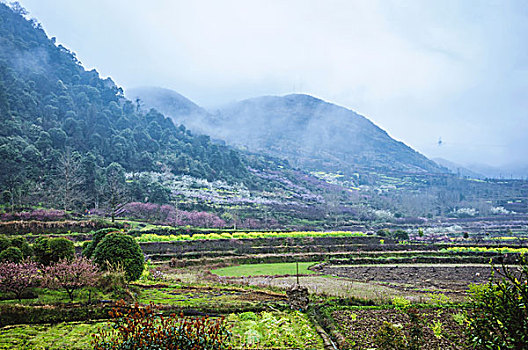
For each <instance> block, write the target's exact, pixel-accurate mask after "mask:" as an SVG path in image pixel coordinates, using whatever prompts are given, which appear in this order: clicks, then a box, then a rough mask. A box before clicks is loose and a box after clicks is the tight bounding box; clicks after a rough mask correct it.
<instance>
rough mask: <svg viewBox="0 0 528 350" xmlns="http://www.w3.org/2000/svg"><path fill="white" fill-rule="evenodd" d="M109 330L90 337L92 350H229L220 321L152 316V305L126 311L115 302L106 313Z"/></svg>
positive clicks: (122, 302) (125, 307) (224, 324)
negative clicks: (109, 322)
mask: <svg viewBox="0 0 528 350" xmlns="http://www.w3.org/2000/svg"><path fill="white" fill-rule="evenodd" d="M110 317H111V318H112V321H111V322H112V323H113V325H112V329H108V328H101V329H100V330H99V334H94V335H93V337H94V339H93V340H92V345H93V346H94V349H95V350H109V349H116V350H147V349H148V350H151V349H152V350H154V349H167V350H176V349H179V350H198V349H211V350H223V349H231V347H230V346H228V345H227V344H228V340H229V337H230V335H231V333H230V332H229V330H228V327H227V325H226V322H225V320H224V318H218V319H210V318H208V317H202V318H184V317H183V315H180V317H177V316H176V315H175V314H172V315H170V316H169V317H164V316H163V315H159V316H158V315H156V313H155V312H154V309H153V307H152V305H150V306H147V307H140V306H139V305H138V304H137V303H136V304H135V305H134V306H133V307H127V306H126V304H125V302H124V301H119V302H118V305H117V307H115V308H114V309H113V310H112V311H110Z"/></svg>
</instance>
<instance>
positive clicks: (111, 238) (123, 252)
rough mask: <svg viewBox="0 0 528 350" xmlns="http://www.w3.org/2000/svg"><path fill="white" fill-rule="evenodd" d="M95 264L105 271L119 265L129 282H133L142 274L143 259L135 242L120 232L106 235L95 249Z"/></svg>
mask: <svg viewBox="0 0 528 350" xmlns="http://www.w3.org/2000/svg"><path fill="white" fill-rule="evenodd" d="M93 256H94V260H95V262H96V263H97V264H98V265H99V266H101V267H102V268H103V269H105V268H106V267H107V266H108V264H110V265H111V266H116V265H121V266H122V267H123V268H124V270H125V276H126V278H127V280H129V281H135V280H137V279H138V278H139V277H141V274H142V273H143V268H144V264H145V258H144V257H143V252H142V251H141V248H140V247H139V244H138V243H137V242H136V240H135V239H134V238H133V237H131V236H128V235H126V234H124V233H121V232H113V233H109V234H107V235H106V236H105V237H104V238H103V240H102V241H101V243H99V244H98V245H97V246H96V247H95V251H94V254H93Z"/></svg>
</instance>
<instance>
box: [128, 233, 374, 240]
mask: <svg viewBox="0 0 528 350" xmlns="http://www.w3.org/2000/svg"><path fill="white" fill-rule="evenodd" d="M364 236H366V234H365V233H363V232H350V231H331V232H317V231H297V232H233V233H229V232H223V233H209V234H202V233H197V234H194V235H187V234H183V235H157V234H151V233H147V234H142V235H141V236H139V237H136V240H137V241H138V242H174V241H194V240H200V239H255V238H303V237H364Z"/></svg>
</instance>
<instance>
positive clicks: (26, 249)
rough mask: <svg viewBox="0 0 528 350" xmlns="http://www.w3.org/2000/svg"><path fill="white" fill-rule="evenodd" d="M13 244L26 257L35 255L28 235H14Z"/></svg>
mask: <svg viewBox="0 0 528 350" xmlns="http://www.w3.org/2000/svg"><path fill="white" fill-rule="evenodd" d="M11 246H12V247H17V248H18V249H20V251H21V252H22V255H24V258H28V257H30V256H32V255H33V249H32V248H31V246H30V245H29V243H28V242H27V240H26V237H13V238H11Z"/></svg>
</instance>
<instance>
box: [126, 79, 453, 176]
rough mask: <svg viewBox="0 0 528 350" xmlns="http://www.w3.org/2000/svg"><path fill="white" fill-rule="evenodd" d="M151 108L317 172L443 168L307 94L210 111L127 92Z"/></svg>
mask: <svg viewBox="0 0 528 350" xmlns="http://www.w3.org/2000/svg"><path fill="white" fill-rule="evenodd" d="M127 95H128V96H129V97H131V98H133V99H139V101H140V104H141V105H142V106H143V108H146V109H147V110H148V109H149V108H156V109H157V110H159V111H161V112H163V113H164V114H165V115H167V116H170V117H171V118H172V119H173V120H174V121H175V123H176V124H179V123H184V124H185V125H188V126H189V127H190V128H191V129H194V130H195V131H197V132H201V133H204V134H208V135H211V136H212V137H213V138H217V139H221V140H225V141H226V142H228V143H230V144H232V145H235V146H238V147H239V148H244V149H248V150H250V151H252V152H259V153H266V154H269V155H272V156H275V157H280V158H286V159H287V160H288V161H289V162H290V163H291V164H292V165H294V166H296V167H300V168H306V169H309V170H312V171H331V172H340V171H342V172H345V173H347V174H349V175H350V174H353V173H362V174H365V173H376V172H379V173H383V174H388V173H395V172H410V173H420V172H431V173H442V172H446V171H447V169H445V168H441V167H439V166H438V165H437V164H436V163H434V162H432V161H430V160H429V159H427V158H426V157H424V156H423V155H421V154H419V153H418V152H416V151H414V150H413V149H411V148H410V147H408V146H407V145H405V144H404V143H402V142H398V141H396V140H394V139H392V138H391V137H390V136H389V135H388V134H387V133H386V132H385V131H384V130H382V129H380V128H379V127H378V126H376V125H375V124H374V123H372V122H371V121H370V120H368V119H367V118H365V117H363V116H361V115H359V114H357V113H355V112H354V111H351V110H349V109H346V108H344V107H340V106H337V105H335V104H332V103H328V102H325V101H323V100H321V99H318V98H315V97H312V96H309V95H304V94H290V95H286V96H263V97H257V98H252V99H247V100H243V101H240V102H238V103H233V104H230V105H228V106H226V107H224V108H221V109H218V110H216V111H212V112H211V113H207V112H205V110H203V109H201V108H199V107H198V106H197V105H195V104H194V103H193V102H191V101H190V100H188V99H185V98H184V97H183V96H182V95H180V94H178V93H176V92H173V91H170V90H167V89H160V88H141V89H132V90H129V91H127Z"/></svg>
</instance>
